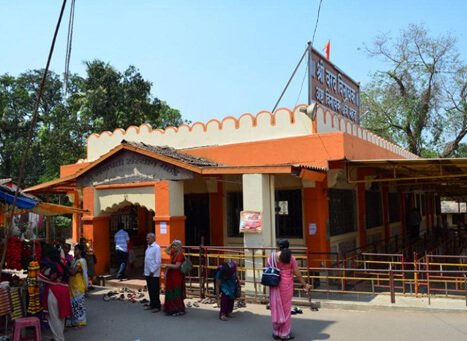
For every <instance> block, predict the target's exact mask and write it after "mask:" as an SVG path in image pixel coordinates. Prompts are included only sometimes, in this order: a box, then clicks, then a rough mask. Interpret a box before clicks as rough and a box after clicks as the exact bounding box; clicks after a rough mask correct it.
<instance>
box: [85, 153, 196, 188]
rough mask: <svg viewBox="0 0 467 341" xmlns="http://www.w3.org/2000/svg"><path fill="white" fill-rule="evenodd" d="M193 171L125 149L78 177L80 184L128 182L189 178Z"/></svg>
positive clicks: (93, 184)
mask: <svg viewBox="0 0 467 341" xmlns="http://www.w3.org/2000/svg"><path fill="white" fill-rule="evenodd" d="M192 178H193V173H192V172H191V171H188V170H186V169H183V168H180V167H176V166H174V165H171V164H169V163H166V162H162V161H159V160H156V159H153V158H150V157H147V156H143V155H140V154H136V153H133V152H129V151H124V152H122V153H120V154H118V155H115V156H113V157H111V158H110V159H109V160H105V161H104V162H102V163H101V164H100V165H98V166H96V167H94V168H92V169H91V170H89V171H88V172H86V173H85V174H83V175H82V176H80V177H79V178H78V179H77V184H78V186H82V187H85V186H98V185H111V184H127V183H133V182H145V181H158V180H188V179H192Z"/></svg>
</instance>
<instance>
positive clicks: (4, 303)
mask: <svg viewBox="0 0 467 341" xmlns="http://www.w3.org/2000/svg"><path fill="white" fill-rule="evenodd" d="M8 290H9V288H7V287H5V288H0V316H4V315H8V314H10V312H11V304H10V295H9V293H8Z"/></svg>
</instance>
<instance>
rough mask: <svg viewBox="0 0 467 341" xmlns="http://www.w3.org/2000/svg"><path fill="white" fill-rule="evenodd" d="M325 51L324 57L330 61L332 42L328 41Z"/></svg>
mask: <svg viewBox="0 0 467 341" xmlns="http://www.w3.org/2000/svg"><path fill="white" fill-rule="evenodd" d="M323 51H324V55H325V56H326V59H327V60H329V58H330V56H331V41H330V40H328V42H327V43H326V45H324V48H323Z"/></svg>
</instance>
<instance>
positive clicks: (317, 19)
mask: <svg viewBox="0 0 467 341" xmlns="http://www.w3.org/2000/svg"><path fill="white" fill-rule="evenodd" d="M322 3H323V0H319V6H318V15H317V16H316V22H315V29H314V31H313V37H312V38H311V46H312V47H313V42H314V41H315V34H316V29H317V28H318V22H319V13H320V12H321V4H322Z"/></svg>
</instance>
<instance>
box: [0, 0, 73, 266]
mask: <svg viewBox="0 0 467 341" xmlns="http://www.w3.org/2000/svg"><path fill="white" fill-rule="evenodd" d="M65 5H66V0H63V4H62V9H61V10H60V16H59V18H58V22H57V25H56V27H55V33H54V36H53V39H52V44H51V46H50V50H49V56H48V58H47V64H46V66H45V69H44V74H43V75H42V79H41V83H40V85H39V89H38V90H37V96H36V102H35V104H34V110H33V112H32V117H31V125H30V127H29V132H28V138H27V140H26V146H25V147H24V150H23V156H22V158H21V164H20V167H19V177H18V183H17V187H16V191H15V197H14V198H13V202H12V204H11V209H10V219H9V220H10V221H9V224H8V226H7V227H6V230H5V237H4V238H5V245H4V248H3V253H2V259H1V262H0V272H1V270H2V269H3V265H4V263H5V257H6V250H7V245H6V243H7V241H8V238H9V236H10V232H11V227H12V225H13V216H14V213H15V207H16V201H17V199H18V196H19V191H20V188H21V187H22V185H23V179H24V172H25V166H26V160H27V159H28V158H29V151H30V148H31V142H32V137H33V134H34V127H35V126H36V122H37V119H38V117H39V104H40V101H41V98H42V95H43V93H44V88H45V82H46V79H47V73H48V72H49V67H50V62H51V60H52V55H53V52H54V48H55V41H56V40H57V35H58V30H59V28H60V23H61V22H62V17H63V12H64V11H65Z"/></svg>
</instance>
